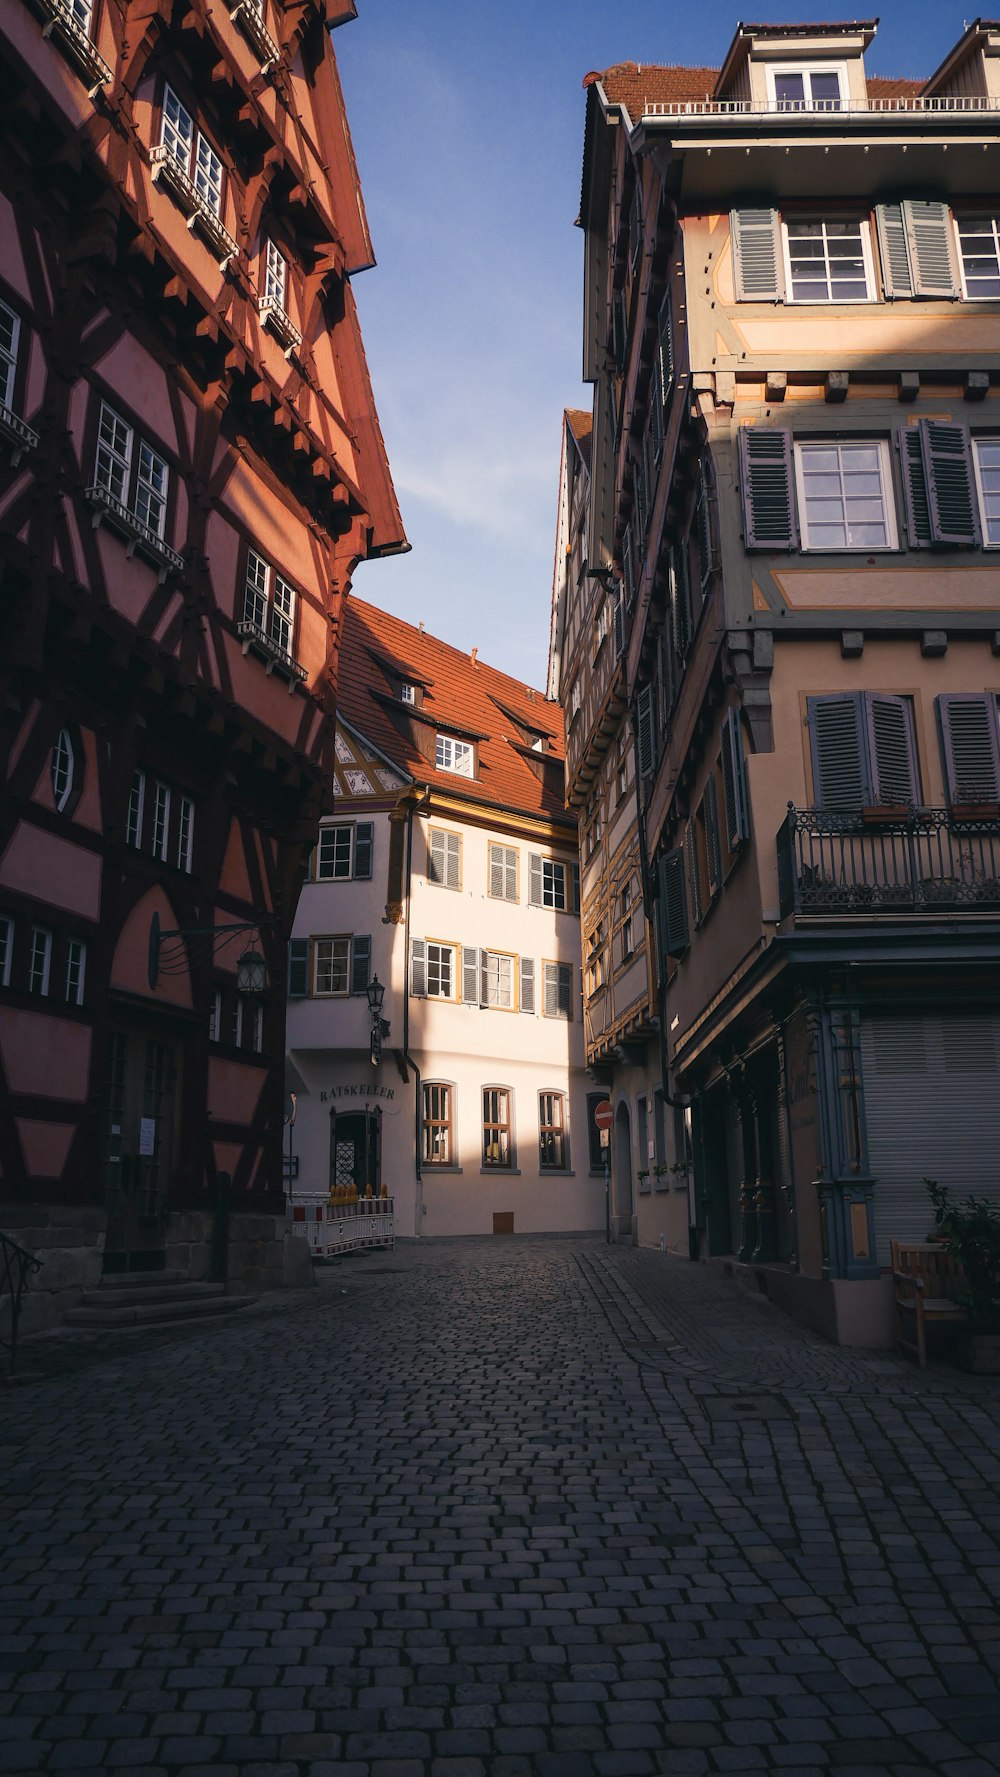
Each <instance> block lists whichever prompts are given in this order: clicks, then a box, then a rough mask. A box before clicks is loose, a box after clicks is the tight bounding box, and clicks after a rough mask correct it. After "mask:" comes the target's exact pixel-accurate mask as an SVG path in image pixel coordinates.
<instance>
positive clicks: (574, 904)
mask: <svg viewBox="0 0 1000 1777" xmlns="http://www.w3.org/2000/svg"><path fill="white" fill-rule="evenodd" d="M569 910H570V912H571V913H579V911H580V866H579V864H571V865H570V867H569Z"/></svg>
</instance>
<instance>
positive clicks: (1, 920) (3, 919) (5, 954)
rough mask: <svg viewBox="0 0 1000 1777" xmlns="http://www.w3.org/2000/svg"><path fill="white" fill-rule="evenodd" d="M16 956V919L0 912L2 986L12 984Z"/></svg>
mask: <svg viewBox="0 0 1000 1777" xmlns="http://www.w3.org/2000/svg"><path fill="white" fill-rule="evenodd" d="M13 956H14V921H13V920H12V919H8V918H7V916H6V914H0V987H9V986H10V969H11V963H12V961H13Z"/></svg>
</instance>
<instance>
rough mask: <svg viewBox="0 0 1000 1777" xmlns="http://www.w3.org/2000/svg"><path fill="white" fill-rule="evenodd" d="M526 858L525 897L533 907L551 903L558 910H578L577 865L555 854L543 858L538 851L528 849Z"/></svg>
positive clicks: (578, 881) (560, 911)
mask: <svg viewBox="0 0 1000 1777" xmlns="http://www.w3.org/2000/svg"><path fill="white" fill-rule="evenodd" d="M528 862H529V866H530V888H529V894H528V899H529V901H530V903H531V905H532V907H552V908H554V909H555V911H556V912H557V913H565V912H567V911H569V912H571V913H577V912H579V908H580V870H579V865H577V864H565V863H563V862H561V860H559V859H558V858H543V857H542V856H541V855H540V854H539V853H538V852H531V853H530V854H529V859H528Z"/></svg>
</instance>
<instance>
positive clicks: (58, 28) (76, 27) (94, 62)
mask: <svg viewBox="0 0 1000 1777" xmlns="http://www.w3.org/2000/svg"><path fill="white" fill-rule="evenodd" d="M37 5H38V8H39V11H40V12H41V13H43V14H44V16H45V19H46V20H47V23H46V24H45V25H43V27H42V36H43V37H56V38H57V39H58V42H59V46H60V48H61V49H62V50H64V52H65V54H66V55H67V57H68V58H69V60H70V61H71V62H73V63H74V64H75V65H76V68H77V69H78V71H79V73H80V74H81V75H82V76H83V78H84V80H85V81H86V82H87V83H88V88H87V90H88V94H89V96H90V98H92V99H93V98H95V97H96V95H97V94H98V93H99V92H100V90H101V88H102V86H107V85H109V83H110V81H111V69H110V68H109V67H108V64H107V62H106V61H105V60H104V57H103V56H102V55H101V54H100V53H99V51H98V49H97V46H96V44H95V43H94V42H93V41H92V40H91V36H90V30H89V24H90V7H89V5H81V4H79V3H77V4H76V5H74V4H73V0H37Z"/></svg>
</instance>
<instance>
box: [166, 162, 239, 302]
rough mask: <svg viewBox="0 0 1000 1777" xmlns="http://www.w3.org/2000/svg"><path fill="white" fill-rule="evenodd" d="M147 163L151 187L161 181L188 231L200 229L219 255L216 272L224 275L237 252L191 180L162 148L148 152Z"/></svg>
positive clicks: (229, 236) (178, 163) (235, 246)
mask: <svg viewBox="0 0 1000 1777" xmlns="http://www.w3.org/2000/svg"><path fill="white" fill-rule="evenodd" d="M149 159H150V164H151V165H152V168H153V183H154V184H159V183H160V182H161V181H162V182H163V184H164V185H166V187H167V189H168V190H169V191H170V193H171V195H172V197H173V198H174V199H175V201H176V203H177V205H178V208H179V209H181V210H183V212H184V214H185V216H186V217H187V219H188V227H189V228H191V229H194V228H200V229H201V232H202V234H203V235H204V236H205V239H206V240H207V242H208V244H209V246H210V247H211V248H212V249H213V251H214V252H215V253H217V254H218V258H219V270H220V271H225V269H226V267H227V266H228V264H229V262H230V260H232V259H235V258H236V255H237V253H238V252H239V248H238V247H237V245H236V242H235V241H234V239H233V237H232V235H231V234H230V232H229V230H228V228H226V226H225V224H224V223H223V222H222V221H221V219H220V218H219V217H218V216H217V215H216V214H215V211H214V210H213V209H212V207H211V205H210V204H209V203H207V201H206V200H205V198H203V197H202V195H201V192H200V191H199V190H198V187H197V186H196V184H195V182H194V180H193V179H192V178H191V177H190V176H189V174H188V173H186V172H185V170H184V168H183V167H182V166H181V163H180V161H179V160H178V159H177V157H176V155H175V154H174V153H173V151H172V150H171V149H170V148H167V147H166V146H165V145H163V144H161V145H160V147H159V148H154V149H152V150H151V151H150V156H149Z"/></svg>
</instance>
